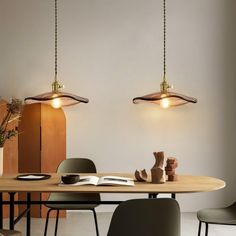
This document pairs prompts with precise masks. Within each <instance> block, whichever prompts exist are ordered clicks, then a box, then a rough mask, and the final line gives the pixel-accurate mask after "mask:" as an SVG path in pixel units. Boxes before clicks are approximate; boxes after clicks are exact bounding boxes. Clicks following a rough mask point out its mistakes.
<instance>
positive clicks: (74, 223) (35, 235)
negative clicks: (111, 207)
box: [4, 212, 236, 236]
mask: <svg viewBox="0 0 236 236" xmlns="http://www.w3.org/2000/svg"><path fill="white" fill-rule="evenodd" d="M111 216H112V214H111V213H105V212H100V213H98V223H99V230H100V236H105V235H106V234H107V231H108V227H109V224H110V220H111ZM24 220H25V219H23V221H21V222H19V223H18V224H17V226H16V228H17V229H19V230H20V231H22V232H25V227H24V223H25V222H24ZM54 222H55V221H54V219H51V221H50V225H49V231H48V236H50V235H52V236H53V232H54V231H53V230H54V228H53V226H54ZM44 223H45V219H43V220H42V219H35V218H33V219H32V234H31V235H32V236H42V235H43V230H44ZM181 223H182V227H181V228H182V229H181V231H182V234H181V236H193V235H196V236H197V229H198V221H197V219H196V215H195V214H194V213H183V214H182V222H181ZM4 225H6V226H8V221H7V220H5V222H4ZM202 231H204V227H203V229H202ZM23 235H25V233H24V234H23ZM75 235H81V236H95V235H96V233H95V227H94V224H93V217H92V214H91V213H89V212H70V213H68V216H67V218H65V219H61V220H60V221H59V229H58V236H75ZM203 235H204V233H203V232H202V236H203ZM235 235H236V226H220V225H210V226H209V236H235ZM146 236H148V235H146Z"/></svg>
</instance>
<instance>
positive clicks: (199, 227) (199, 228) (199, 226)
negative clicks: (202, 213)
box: [198, 221, 202, 236]
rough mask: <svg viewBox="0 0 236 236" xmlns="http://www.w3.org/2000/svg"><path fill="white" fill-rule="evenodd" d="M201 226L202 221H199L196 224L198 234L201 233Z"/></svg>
mask: <svg viewBox="0 0 236 236" xmlns="http://www.w3.org/2000/svg"><path fill="white" fill-rule="evenodd" d="M201 228H202V222H201V221H199V225H198V236H200V235H201Z"/></svg>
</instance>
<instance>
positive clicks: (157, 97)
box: [133, 92, 197, 106]
mask: <svg viewBox="0 0 236 236" xmlns="http://www.w3.org/2000/svg"><path fill="white" fill-rule="evenodd" d="M167 98H169V99H171V98H172V99H176V100H182V101H183V102H182V103H178V105H182V104H185V103H188V102H189V103H197V99H196V98H193V97H189V96H186V95H182V94H179V93H175V92H167V93H162V92H156V93H151V94H148V95H145V96H140V97H135V98H133V103H134V104H138V103H139V102H158V101H161V100H163V99H167ZM172 106H177V105H175V104H173V105H172Z"/></svg>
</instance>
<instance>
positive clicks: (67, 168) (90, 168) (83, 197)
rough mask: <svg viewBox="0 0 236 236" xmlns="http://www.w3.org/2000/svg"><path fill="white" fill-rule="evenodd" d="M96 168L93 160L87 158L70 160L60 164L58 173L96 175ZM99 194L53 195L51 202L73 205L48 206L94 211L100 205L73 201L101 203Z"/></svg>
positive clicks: (50, 197)
mask: <svg viewBox="0 0 236 236" xmlns="http://www.w3.org/2000/svg"><path fill="white" fill-rule="evenodd" d="M96 172H97V171H96V166H95V164H94V163H93V161H92V160H90V159H87V158H69V159H66V160H64V161H62V162H61V163H60V165H59V166H58V168H57V173H78V174H79V173H96ZM100 199H101V198H100V194H99V193H51V194H50V196H49V200H51V201H71V204H68V205H65V204H64V206H63V204H54V205H50V204H47V206H48V207H50V208H61V207H63V208H66V209H68V210H73V209H77V210H79V209H92V208H94V207H96V206H97V205H98V204H76V203H75V204H73V201H100Z"/></svg>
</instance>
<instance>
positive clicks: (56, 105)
mask: <svg viewBox="0 0 236 236" xmlns="http://www.w3.org/2000/svg"><path fill="white" fill-rule="evenodd" d="M51 106H52V107H53V108H55V109H58V108H60V107H61V100H60V98H54V99H53V100H52V102H51Z"/></svg>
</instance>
